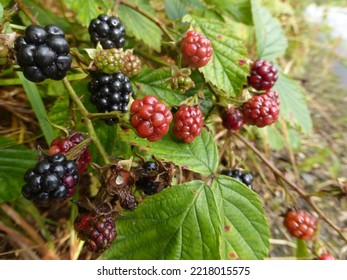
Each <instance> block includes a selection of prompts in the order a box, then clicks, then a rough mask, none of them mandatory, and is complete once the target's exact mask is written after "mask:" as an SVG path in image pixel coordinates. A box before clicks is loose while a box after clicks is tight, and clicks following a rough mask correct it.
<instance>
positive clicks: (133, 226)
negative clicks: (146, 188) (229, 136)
mask: <svg viewBox="0 0 347 280" xmlns="http://www.w3.org/2000/svg"><path fill="white" fill-rule="evenodd" d="M123 214H124V215H123V217H120V218H118V219H117V229H118V232H119V235H118V236H117V239H116V240H115V242H114V243H113V244H112V246H111V248H110V249H108V250H107V251H106V252H105V253H104V254H103V258H104V259H127V260H134V259H157V260H158V259H166V260H189V259H200V260H209V259H237V258H240V259H255V260H257V259H263V258H264V257H266V256H267V254H268V251H269V241H268V240H269V238H270V234H269V228H268V224H267V221H266V219H265V214H264V211H263V209H262V207H261V203H260V201H259V198H258V196H257V195H256V194H255V193H254V192H253V191H251V190H250V189H248V187H246V186H245V185H243V184H242V183H240V182H239V181H237V180H234V179H232V178H229V177H226V176H221V177H217V178H216V180H215V181H214V182H213V184H212V186H211V187H209V186H208V185H206V184H205V183H204V182H202V181H192V182H189V183H185V184H182V185H178V186H174V187H168V188H166V189H164V190H163V191H162V192H160V193H158V194H155V195H153V196H149V197H147V198H145V199H144V200H143V201H142V202H141V204H139V206H138V207H137V208H136V209H135V210H134V211H133V212H125V213H123Z"/></svg>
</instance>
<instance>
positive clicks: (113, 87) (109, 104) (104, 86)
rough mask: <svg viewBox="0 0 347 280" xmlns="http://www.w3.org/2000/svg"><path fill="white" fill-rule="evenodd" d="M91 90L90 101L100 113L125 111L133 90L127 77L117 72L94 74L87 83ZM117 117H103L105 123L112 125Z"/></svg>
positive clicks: (132, 95)
mask: <svg viewBox="0 0 347 280" xmlns="http://www.w3.org/2000/svg"><path fill="white" fill-rule="evenodd" d="M88 89H89V91H90V92H91V96H90V101H91V102H92V103H93V104H94V105H95V106H96V108H97V110H98V111H99V112H100V113H108V112H112V111H119V112H122V113H126V112H127V111H128V103H129V100H130V97H134V91H133V89H132V86H131V84H130V81H129V78H128V77H126V76H125V75H124V74H123V73H121V72H118V73H116V74H114V75H109V74H96V75H94V77H93V79H92V80H91V81H90V82H89V84H88ZM117 120H118V119H117V118H107V119H104V121H105V123H106V124H108V125H112V124H114V123H115V122H117Z"/></svg>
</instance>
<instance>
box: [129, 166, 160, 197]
mask: <svg viewBox="0 0 347 280" xmlns="http://www.w3.org/2000/svg"><path fill="white" fill-rule="evenodd" d="M138 173H139V174H140V176H139V178H138V179H137V180H136V182H135V185H136V187H137V188H138V189H140V190H142V191H143V192H144V193H145V194H146V195H153V194H155V193H156V192H157V190H158V189H159V182H155V181H156V179H157V177H158V175H159V165H158V163H156V162H155V161H146V162H144V163H143V165H142V167H141V168H140V171H139V172H138Z"/></svg>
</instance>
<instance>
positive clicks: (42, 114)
mask: <svg viewBox="0 0 347 280" xmlns="http://www.w3.org/2000/svg"><path fill="white" fill-rule="evenodd" d="M17 74H18V77H19V79H20V80H21V82H22V85H23V88H24V90H25V93H26V94H27V96H28V99H29V101H30V105H31V107H32V108H33V110H34V112H35V115H36V118H37V119H38V121H39V124H40V127H41V129H42V132H43V135H44V136H45V139H46V142H47V143H51V142H52V140H53V139H54V138H55V136H56V135H55V133H54V130H53V127H52V125H51V124H50V123H49V122H48V116H47V112H46V108H45V105H44V103H43V101H42V98H41V96H40V93H39V90H38V88H37V86H36V84H35V83H32V82H30V81H28V80H27V79H26V78H25V77H24V75H23V73H21V72H18V73H17Z"/></svg>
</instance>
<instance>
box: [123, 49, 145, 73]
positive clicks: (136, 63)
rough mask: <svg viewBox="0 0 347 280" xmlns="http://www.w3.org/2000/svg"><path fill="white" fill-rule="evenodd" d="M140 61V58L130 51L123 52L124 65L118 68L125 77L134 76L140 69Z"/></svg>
mask: <svg viewBox="0 0 347 280" xmlns="http://www.w3.org/2000/svg"><path fill="white" fill-rule="evenodd" d="M141 66H142V62H141V60H140V58H139V57H138V56H136V55H134V54H132V52H125V55H124V65H123V67H122V68H121V69H120V70H121V71H122V73H123V74H124V75H125V76H127V77H129V78H130V77H133V76H136V75H137V74H138V73H140V71H141Z"/></svg>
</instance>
